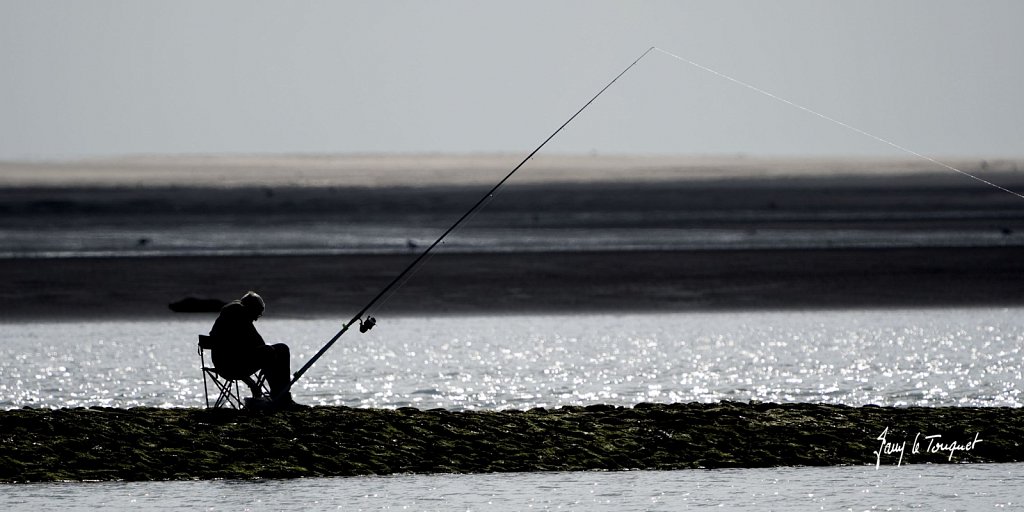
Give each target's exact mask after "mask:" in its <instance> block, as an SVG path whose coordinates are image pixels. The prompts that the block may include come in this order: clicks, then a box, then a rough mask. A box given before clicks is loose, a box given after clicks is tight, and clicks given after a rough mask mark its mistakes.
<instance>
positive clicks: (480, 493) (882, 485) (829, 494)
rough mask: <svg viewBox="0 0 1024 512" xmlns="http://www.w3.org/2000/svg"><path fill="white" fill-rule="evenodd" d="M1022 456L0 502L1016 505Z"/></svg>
mask: <svg viewBox="0 0 1024 512" xmlns="http://www.w3.org/2000/svg"><path fill="white" fill-rule="evenodd" d="M1022 487H1024V464H971V465H938V466H933V465H914V466H902V467H883V468H881V469H879V470H875V468H874V467H863V466H861V467H831V468H772V469H738V470H736V469H733V470H691V471H630V472H613V473H605V472H572V473H514V474H483V475H397V476H388V477H354V478H313V479H298V480H267V481H241V482H240V481H219V482H141V483H119V482H111V483H93V484H29V485H7V486H0V509H2V510H18V511H20V510H34V511H39V510H86V509H88V510H95V509H104V510H148V509H190V510H278V509H289V510H440V511H453V510H459V511H464V510H483V511H520V510H586V511H591V512H593V511H605V510H607V511H634V510H703V509H709V508H713V509H715V510H741V511H758V512H761V511H767V510H852V511H860V510H929V511H937V510H1008V509H1010V510H1016V509H1021V508H1024V507H1022V506H1021V503H1022V502H1024V490H1022Z"/></svg>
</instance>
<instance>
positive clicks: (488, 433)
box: [0, 402, 1024, 482]
mask: <svg viewBox="0 0 1024 512" xmlns="http://www.w3.org/2000/svg"><path fill="white" fill-rule="evenodd" d="M1022 420H1024V411H1022V410H1021V409H1011V408H947V407H936V408H921V407H911V408H883V407H859V408H852V407H845V406H836V405H816V404H756V403H752V404H744V403H731V402H723V403H717V404H696V403H692V404H671V405H661V404H638V405H637V406H635V407H633V408H622V407H613V406H603V405H594V406H588V407H563V408H561V409H557V410H547V409H534V410H530V411H504V412H494V411H491V412H451V411H446V410H442V409H433V410H427V411H423V410H417V409H412V408H403V409H398V410H379V409H350V408H346V407H313V408H310V409H308V410H304V411H296V412H279V413H256V412H252V413H250V412H245V411H234V410H223V409H220V410H203V409H144V408H139V409H127V410H126V409H100V408H93V409H73V410H70V409H64V410H56V411H51V410H33V409H21V410H13V411H4V412H0V431H2V432H4V437H3V439H2V440H0V443H2V445H0V446H3V450H2V451H0V481H4V482H30V481H59V480H70V481H82V480H164V479H174V480H188V479H213V478H294V477H319V476H347V475H386V474H393V473H471V472H507V471H584V470H630V469H659V470H668V469H690V468H731V467H772V466H783V465H786V466H790V465H804V466H828V465H875V464H880V465H885V466H895V465H896V464H922V463H964V462H1020V461H1024V447H1022V446H1021V445H1020V443H1019V442H1018V440H1019V439H1020V438H1021V436H1022V435H1024V421H1022ZM883 434H884V435H885V437H886V441H888V442H890V443H892V447H890V448H888V449H886V448H885V447H884V446H883V444H882V441H880V440H879V437H880V436H882V435H883ZM934 435H939V436H941V437H940V438H933V439H931V440H929V439H926V437H928V436H934ZM904 443H905V446H904V449H903V452H902V460H901V458H900V455H901V453H899V452H895V451H892V449H893V448H895V447H898V446H903V445H904ZM938 443H941V444H942V446H940V445H939V444H938ZM880 450H881V451H882V454H881V456H879V455H878V454H877V453H876V452H878V451H880Z"/></svg>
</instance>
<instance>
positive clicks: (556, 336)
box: [0, 308, 1024, 410]
mask: <svg viewBox="0 0 1024 512" xmlns="http://www.w3.org/2000/svg"><path fill="white" fill-rule="evenodd" d="M381 313H382V314H380V315H378V316H379V323H378V326H377V327H376V328H375V329H374V330H372V331H370V332H369V333H367V334H360V333H358V332H356V331H354V330H353V331H350V332H349V333H347V334H345V336H343V337H342V338H341V339H340V340H339V342H338V343H337V344H336V345H335V346H334V347H333V348H332V349H331V350H330V351H329V352H327V354H326V355H325V356H324V357H323V358H322V359H321V360H320V361H319V362H318V363H317V364H316V365H315V366H313V367H312V369H311V370H310V371H309V372H308V373H307V374H306V375H305V376H304V377H303V378H302V380H300V381H299V382H298V383H297V384H296V388H295V389H294V390H293V391H294V394H295V397H296V399H297V400H299V401H300V402H304V403H308V404H331V405H347V406H353V407H402V406H414V407H418V408H422V409H427V408H433V407H444V408H448V409H455V410H462V409H509V408H516V409H526V408H531V407H557V406H562V405H586V404H591V403H609V404H618V405H631V404H636V403H639V402H690V401H698V402H713V401H718V400H738V401H747V400H762V401H772V402H820V403H838V404H847V405H863V404H869V403H870V404H879V405H925V406H941V405H964V406H1013V407H1019V406H1020V405H1021V399H1022V397H1021V394H1020V390H1021V388H1022V387H1024V386H1022V362H1021V357H1020V355H1021V354H1020V350H1021V348H1020V345H1021V340H1022V338H1024V308H1009V309H1007V308H978V309H970V308H965V309H922V310H897V311H824V312H745V313H680V314H650V315H644V314H636V315H552V316H490V317H422V318H420V317H408V318H389V317H387V316H386V311H382V312H381ZM212 321H213V317H212V316H209V315H198V316H180V317H174V318H172V319H169V320H167V321H142V322H131V321H116V322H61V323H9V324H4V325H3V328H2V331H0V407H2V408H8V409H9V408H18V407H23V406H32V407H75V406H94V405H99V406H113V407H132V406H159V407H196V406H201V405H203V404H204V403H205V398H204V392H203V380H202V378H201V375H200V373H199V371H198V366H199V356H198V354H197V352H196V335H197V334H200V333H205V332H207V331H208V330H209V327H210V325H211V324H212ZM340 326H341V322H339V321H337V320H333V319H332V320H326V319H324V320H289V319H275V318H273V317H272V316H270V317H265V318H264V319H262V320H261V321H260V322H259V324H258V327H259V328H260V330H261V332H262V333H263V335H264V337H265V338H267V339H268V340H270V341H278V340H285V341H287V342H288V343H289V344H290V345H291V346H292V353H293V369H295V368H297V367H298V366H299V365H300V364H301V363H302V362H304V361H306V360H307V359H308V358H309V357H310V356H311V355H312V354H313V353H315V351H316V350H317V349H319V347H320V346H321V345H322V344H323V343H324V342H325V341H326V340H328V339H329V338H330V337H331V336H332V335H333V334H334V333H335V332H336V331H337V330H338V329H339V328H340Z"/></svg>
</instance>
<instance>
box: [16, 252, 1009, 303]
mask: <svg viewBox="0 0 1024 512" xmlns="http://www.w3.org/2000/svg"><path fill="white" fill-rule="evenodd" d="M411 259H412V256H406V255H389V256H358V255H356V256H282V257H260V256H255V257H196V258H192V257H174V258H95V259H93V258H72V259H27V260H6V261H3V262H2V263H0V281H2V282H4V283H7V284H8V286H6V287H4V288H3V289H2V290H0V311H2V312H3V313H2V314H0V318H5V319H8V320H74V319H89V318H96V319H117V318H149V319H152V318H174V315H180V314H176V313H173V312H172V311H171V310H170V308H169V307H168V305H169V304H170V303H171V302H174V301H176V300H179V299H181V298H184V297H197V298H221V299H224V300H231V299H233V298H235V296H236V295H240V294H241V292H244V291H245V290H247V289H249V288H253V289H256V290H259V291H260V292H261V294H263V295H264V297H267V298H268V300H269V306H268V308H269V309H268V312H267V314H268V315H273V316H274V317H276V318H285V317H323V316H327V317H332V316H333V317H337V318H339V319H348V318H349V317H351V316H352V315H354V314H355V313H356V312H358V311H359V310H360V309H361V308H362V307H363V306H364V305H365V304H366V303H367V302H368V301H369V300H370V299H372V298H373V297H374V296H375V295H376V294H377V293H378V292H379V291H380V290H381V289H382V288H383V287H384V285H386V284H387V283H388V282H390V281H391V279H393V278H394V276H395V275H397V273H398V272H399V271H400V270H401V269H402V268H404V267H405V266H406V265H407V264H408V263H409V262H410V261H411ZM1020 304H1024V248H1020V247H1006V248H948V249H920V250H919V249H863V250H817V251H786V250H779V251H691V252H657V251H655V252H612V253H607V252H580V253H516V254H502V253H497V254H440V255H437V256H434V257H432V258H431V260H430V261H429V263H428V264H427V265H426V266H424V267H422V269H421V270H419V271H418V272H417V273H416V274H415V276H414V277H413V278H412V279H410V280H409V281H407V282H406V284H405V285H404V286H403V287H401V288H400V289H399V291H398V292H397V293H395V294H393V295H391V296H390V297H389V298H388V299H386V301H385V302H383V303H382V304H381V306H380V307H379V308H377V309H376V310H375V311H374V314H376V315H377V316H378V317H381V318H386V317H387V316H388V315H430V314H501V313H541V314H542V313H572V312H613V313H614V312H642V311H712V310H730V309H732V310H738V309H823V308H833V309H834V308H901V307H943V306H993V305H1003V306H1012V305H1020Z"/></svg>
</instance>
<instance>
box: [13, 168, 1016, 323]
mask: <svg viewBox="0 0 1024 512" xmlns="http://www.w3.org/2000/svg"><path fill="white" fill-rule="evenodd" d="M517 161H518V159H517V158H516V157H514V156H503V155H492V156H464V157H458V156H445V155H408V156H391V157H385V156H369V155H367V156H349V157H326V156H325V157H136V158H125V159H111V160H90V161H81V162H66V163H31V164H26V163H0V171H2V172H0V213H2V214H3V215H0V232H2V230H4V229H6V230H8V231H9V232H12V233H15V234H19V233H20V234H21V235H22V236H23V237H27V238H28V239H29V245H31V241H32V240H33V237H37V238H36V239H37V240H43V239H45V237H46V236H51V235H48V233H54V232H59V233H63V234H64V235H63V236H69V237H72V238H73V235H74V233H75V230H76V229H78V228H79V227H88V226H93V225H104V226H112V228H111V229H113V230H114V232H115V233H116V232H118V230H123V231H124V232H126V233H146V231H145V230H146V229H148V228H153V229H158V228H159V227H160V226H167V225H174V226H183V227H184V228H185V229H188V228H189V227H190V226H195V227H196V229H200V228H201V229H212V228H210V226H211V225H212V226H216V229H222V230H225V232H230V231H231V230H232V229H233V228H234V227H251V226H253V225H257V226H258V225H271V224H273V225H278V226H285V230H286V231H287V229H294V230H303V229H310V228H309V227H308V226H315V225H323V223H328V224H330V225H335V226H340V228H339V229H341V230H344V229H345V228H346V227H355V226H361V227H364V228H367V227H370V228H372V227H373V226H392V227H397V228H398V230H399V232H402V231H403V230H404V229H405V228H406V227H408V228H409V229H410V230H414V229H419V230H421V231H420V232H423V230H435V231H436V233H435V232H434V231H431V233H434V234H433V235H431V236H436V235H437V234H440V232H441V231H442V230H443V229H444V228H445V227H447V226H448V225H449V224H450V223H451V222H452V221H453V220H454V219H455V218H457V217H458V216H459V215H461V214H462V213H463V212H464V211H465V210H466V208H467V207H468V206H469V205H471V204H473V202H474V201H475V200H476V199H477V198H479V197H480V195H481V194H482V193H483V192H484V191H486V190H487V189H488V188H489V187H490V185H491V184H493V182H494V181H496V180H495V177H496V176H501V175H503V174H504V172H507V170H508V169H509V168H510V167H511V166H512V165H514V164H515V163H517ZM954 163H956V164H957V165H959V166H960V168H962V169H964V170H967V171H968V172H972V173H975V174H976V175H978V176H979V177H982V178H984V179H989V180H992V181H994V182H996V183H999V184H1000V185H1002V186H1007V187H1010V188H1012V189H1021V190H1024V172H1022V169H1024V165H1020V163H1019V162H1018V161H996V162H986V161H980V160H978V161H962V162H954ZM318 223H319V224H318ZM55 227H56V228H60V231H54V228H55ZM474 227H480V228H482V229H490V230H496V231H500V230H521V231H526V232H530V231H531V230H533V231H543V230H544V229H548V228H555V229H562V228H566V227H568V228H571V229H575V230H580V231H581V232H592V233H594V234H595V236H600V234H601V233H602V230H605V229H608V228H615V229H620V230H621V229H647V228H652V227H654V228H657V229H663V230H674V229H680V230H696V232H699V231H700V230H702V229H716V230H719V231H720V232H734V233H739V234H742V233H745V232H757V231H758V230H763V231H765V232H771V230H773V229H782V230H788V231H789V232H797V233H805V234H806V236H807V237H809V238H810V239H812V240H813V239H816V238H819V237H824V238H827V237H829V236H830V234H831V233H838V232H867V233H873V234H876V235H878V236H881V237H883V238H884V237H885V236H886V234H887V233H891V232H895V231H901V232H904V233H905V232H911V233H921V234H927V235H929V236H931V237H932V238H933V239H934V238H935V237H938V238H939V239H945V238H943V237H948V240H949V245H942V244H939V245H935V244H931V245H928V246H913V245H911V246H905V247H900V248H891V247H889V248H887V247H870V246H867V247H861V246H857V247H847V248H832V249H830V248H828V247H827V244H823V245H824V246H821V247H814V248H804V249H800V248H797V249H749V250H672V251H664V250H662V251H658V250H643V251H638V250H614V251H580V250H574V249H573V245H572V244H571V243H567V244H566V246H565V249H564V250H559V251H548V252H517V253H508V252H489V251H486V250H482V251H478V252H473V253H461V254H460V253H452V252H445V251H444V250H439V251H437V253H436V255H434V256H433V257H432V258H431V259H429V260H428V261H427V262H426V264H425V265H423V266H422V267H421V268H420V269H419V270H418V271H417V272H416V273H415V274H414V276H413V277H412V278H411V279H409V280H408V282H407V283H406V284H405V285H404V286H403V287H402V288H401V289H400V290H399V291H398V292H397V293H395V294H394V295H392V296H391V297H390V298H389V300H387V301H386V303H384V304H383V305H382V307H381V308H380V310H379V311H377V312H376V313H377V314H378V315H385V316H386V315H388V314H394V315H405V314H415V315H428V314H446V313H453V314H455V313H457V314H473V313H487V314H495V313H502V312H514V313H543V312H583V311H604V312H614V311H692V310H696V311H702V310H725V309H778V308H848V307H858V308H890V307H942V306H973V305H977V306H991V305H1007V306H1009V305H1019V304H1022V303H1024V293H1022V292H1024V272H1022V270H1024V268H1022V267H1024V258H1022V256H1024V200H1022V199H1020V198H1019V197H1016V196H1014V195H1012V194H1008V193H1006V192H1004V191H1001V190H997V189H995V188H993V187H989V186H986V185H983V184H980V183H978V182H977V181H974V180H971V179H969V178H966V177H964V176H961V175H959V174H957V173H954V172H952V171H948V170H943V169H935V166H934V165H933V164H929V163H927V162H923V163H922V162H920V161H908V160H843V159H832V160H824V159H747V158H727V157H559V156H554V157H544V158H538V159H537V161H535V162H531V163H530V166H528V167H527V168H524V171H523V172H522V174H521V175H517V176H516V177H515V179H514V180H513V181H512V182H510V183H509V184H508V185H507V186H506V187H505V188H503V189H502V191H501V193H500V194H498V196H497V197H496V198H495V199H494V200H493V201H491V202H490V203H489V204H488V205H487V206H486V208H485V209H484V210H483V211H482V212H481V213H480V214H478V215H476V216H475V217H473V219H472V222H471V226H470V227H469V228H467V229H473V228H474ZM368 229H369V228H368ZM36 233H38V235H36ZM962 233H971V234H978V233H981V234H984V235H985V236H986V237H988V238H985V240H988V241H989V242H985V243H984V244H982V245H981V246H978V245H977V244H975V245H968V246H964V245H958V240H959V238H958V237H960V236H961V234H962ZM126 236H127V235H126ZM136 236H137V235H136ZM143 242H145V240H136V239H134V238H132V239H128V240H126V241H125V246H126V247H127V248H128V249H132V248H134V247H136V246H141V245H142V244H143ZM252 242H253V243H254V244H258V243H259V240H258V239H257V240H253V241H252ZM154 243H156V242H154ZM151 245H152V244H151ZM422 249H423V247H422V245H420V246H417V247H410V248H409V251H408V252H407V253H393V254H386V255H372V254H349V255H287V256H266V255H255V256H203V257H198V256H151V257H106V258H53V259H47V258H34V257H33V258H23V257H22V258H19V257H11V258H3V259H0V282H3V283H5V286H3V287H2V288H0V320H8V321H22V320H43V321H45V320H48V319H54V320H60V319H68V320H74V319H88V318H106V319H112V318H154V317H170V316H171V315H173V314H174V313H172V312H171V311H170V309H169V308H168V305H169V304H170V303H172V302H176V301H179V300H181V299H185V298H187V297H195V298H200V299H219V300H231V299H233V298H236V297H237V296H240V295H241V294H242V293H244V292H245V291H246V290H249V289H255V290H257V291H259V292H261V293H262V294H263V295H264V296H265V297H267V299H268V300H269V303H270V309H269V310H268V315H280V316H283V317H311V316H337V317H339V318H347V317H349V316H350V315H352V314H354V313H355V312H357V311H358V310H359V309H360V308H361V307H362V306H363V305H365V304H366V303H367V302H368V301H369V300H370V299H371V298H373V297H374V296H375V295H376V294H377V293H378V292H379V291H380V290H381V289H382V288H383V287H384V286H385V285H386V284H387V283H388V282H390V280H391V279H392V278H393V277H395V276H396V275H397V274H398V273H399V272H400V271H401V270H402V269H403V268H405V266H406V265H407V264H408V263H409V262H410V261H411V260H412V259H413V258H414V257H415V256H416V255H417V254H418V253H419V251H420V250H422ZM115 252H116V251H115Z"/></svg>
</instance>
